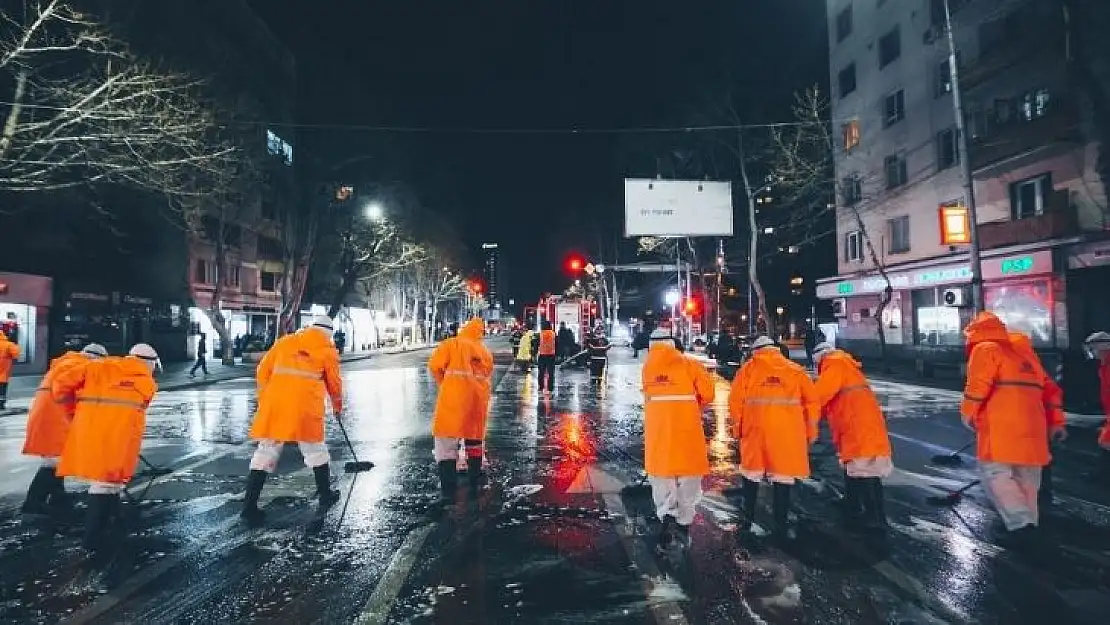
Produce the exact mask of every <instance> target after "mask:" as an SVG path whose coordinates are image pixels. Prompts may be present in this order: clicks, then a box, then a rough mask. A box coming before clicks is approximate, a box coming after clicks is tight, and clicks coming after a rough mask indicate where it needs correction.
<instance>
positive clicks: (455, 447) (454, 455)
mask: <svg viewBox="0 0 1110 625" xmlns="http://www.w3.org/2000/svg"><path fill="white" fill-rule="evenodd" d="M460 443H464V444H465V445H466V456H467V457H468V458H481V457H482V441H480V440H478V439H462V438H454V437H451V436H443V437H439V436H437V437H436V438H435V442H434V443H433V444H432V455H433V456H435V459H436V462H443V461H444V460H458V459H459V444H460Z"/></svg>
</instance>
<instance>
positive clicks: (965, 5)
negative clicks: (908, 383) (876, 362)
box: [817, 0, 1110, 373]
mask: <svg viewBox="0 0 1110 625" xmlns="http://www.w3.org/2000/svg"><path fill="white" fill-rule="evenodd" d="M948 1H949V7H950V10H951V11H952V21H953V34H954V37H955V40H956V48H957V51H958V53H957V56H958V63H957V67H958V69H959V75H960V87H961V92H962V96H963V100H964V109H965V111H966V113H965V120H966V124H967V126H966V127H967V133H968V138H969V154H970V159H969V160H970V163H971V170H972V173H973V180H974V191H975V197H976V204H977V208H978V211H977V212H978V232H979V240H980V245H981V248H982V273H983V278H984V298H985V304H986V307H987V308H988V309H989V310H993V311H994V312H996V313H997V314H999V316H1000V317H1002V318H1003V319H1004V320H1005V321H1006V322H1007V323H1008V324H1009V325H1010V326H1011V327H1013V328H1015V329H1018V330H1021V331H1023V332H1025V333H1027V334H1029V335H1030V336H1031V337H1032V338H1033V342H1034V344H1035V345H1036V346H1037V347H1038V348H1039V349H1041V350H1042V353H1043V355H1045V357H1046V358H1048V359H1052V360H1055V361H1057V362H1058V361H1059V360H1061V359H1063V360H1067V357H1066V354H1067V352H1068V351H1069V350H1072V349H1074V348H1076V347H1077V346H1078V344H1079V342H1081V341H1082V338H1083V337H1084V336H1086V334H1088V333H1089V332H1091V331H1094V330H1096V329H1103V328H1102V327H1101V326H1104V325H1107V324H1110V321H1100V320H1099V314H1102V316H1103V317H1105V314H1104V313H1105V311H1106V310H1107V309H1108V306H1110V300H1107V299H1106V297H1105V296H1096V295H1093V294H1090V293H1089V289H1085V288H1083V285H1086V284H1091V283H1097V282H1098V281H1100V280H1101V281H1103V283H1105V281H1106V280H1107V278H1110V274H1106V273H1104V272H1105V271H1106V269H1103V268H1102V265H1103V262H1102V260H1100V259H1101V258H1102V256H1101V255H1100V253H1102V251H1103V250H1104V249H1105V251H1106V254H1108V255H1110V243H1107V242H1104V240H1105V239H1106V238H1107V237H1106V234H1107V230H1108V228H1110V212H1108V210H1107V195H1106V188H1107V172H1106V160H1107V158H1106V156H1105V155H1104V154H1105V152H1104V150H1105V149H1106V147H1107V144H1106V142H1105V141H1104V137H1105V135H1106V126H1105V124H1106V110H1105V106H1106V100H1105V93H1106V89H1107V87H1108V85H1110V80H1108V74H1107V71H1106V69H1107V65H1106V63H1107V58H1106V56H1107V54H1106V51H1105V47H1104V46H1101V45H1100V44H1099V45H1098V47H1097V48H1096V46H1090V47H1089V48H1083V47H1081V46H1078V45H1077V44H1078V43H1079V42H1085V41H1087V40H1088V39H1091V38H1092V37H1095V36H1097V33H1098V32H1099V27H1098V26H1097V24H1100V23H1101V24H1103V25H1105V24H1106V12H1107V10H1106V8H1105V7H1103V6H1101V5H1102V4H1106V3H1100V2H1097V1H1095V0H994V1H987V0H948ZM944 6H945V5H944V0H903V1H899V2H890V1H876V0H827V10H828V16H829V27H830V34H829V37H830V39H829V41H830V75H831V82H832V91H833V93H832V103H833V106H832V117H833V120H834V127H835V128H836V131H837V143H838V145H837V149H836V154H835V163H836V175H837V179H838V181H839V197H838V201H837V237H838V240H839V243H840V250H839V253H838V259H837V269H838V271H837V275H835V276H831V277H828V278H826V279H824V280H821V281H819V283H818V288H817V294H818V297H820V298H821V299H824V300H829V301H832V302H834V309H836V310H837V314H838V317H839V321H838V323H839V330H838V336H837V338H838V341H839V342H841V343H843V344H845V345H846V346H847V347H848V348H849V349H851V350H853V351H854V352H856V353H858V354H859V355H861V356H862V357H864V358H866V357H873V356H877V355H878V350H879V339H878V332H879V331H880V330H879V328H880V327H881V332H882V333H883V334H884V337H885V339H886V343H887V345H888V346H889V347H888V351H887V354H888V357H892V358H896V359H903V360H907V361H913V362H914V363H915V364H916V365H917V366H918V367H919V369H921V370H923V371H925V372H926V373H928V370H929V369H930V368H931V366H933V365H936V364H943V363H948V364H958V363H960V362H961V361H962V359H963V347H962V346H963V335H962V330H963V328H964V327H965V326H966V324H967V322H968V321H969V320H970V317H971V308H970V303H971V302H970V292H969V290H968V288H967V287H968V285H969V284H970V279H971V267H970V265H969V257H968V246H967V245H966V241H967V234H968V232H967V231H968V230H969V228H968V226H967V224H966V222H964V221H962V220H963V219H966V209H965V208H964V206H965V205H966V198H965V195H966V194H965V192H964V178H963V175H962V169H961V165H962V163H961V161H960V151H959V149H958V143H957V134H956V129H955V119H956V116H955V112H954V107H953V102H952V81H951V77H950V71H949V69H950V68H949V64H948V59H949V46H948V40H947V36H946V30H945V27H944ZM1080 15H1082V16H1083V19H1078V16H1080ZM1094 41H1095V42H1097V41H1098V40H1097V39H1094ZM1034 44H1035V45H1034ZM1107 262H1108V263H1110V257H1108V258H1107ZM883 274H886V277H885V278H884V276H883ZM887 278H889V286H890V297H889V303H888V304H887V305H886V306H885V309H884V310H881V312H880V310H879V309H880V305H879V304H880V298H881V297H882V296H883V293H884V292H885V291H886V290H887V288H888V280H887ZM1104 290H1105V289H1104ZM1099 310H1101V311H1103V313H1098V312H1097V311H1099Z"/></svg>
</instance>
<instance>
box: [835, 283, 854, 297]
mask: <svg viewBox="0 0 1110 625" xmlns="http://www.w3.org/2000/svg"><path fill="white" fill-rule="evenodd" d="M855 290H856V289H855V287H854V286H853V285H852V283H851V282H841V283H840V284H838V285H836V292H837V293H838V294H840V295H851V294H852V292H853V291H855Z"/></svg>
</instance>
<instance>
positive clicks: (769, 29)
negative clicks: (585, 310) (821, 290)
mask: <svg viewBox="0 0 1110 625" xmlns="http://www.w3.org/2000/svg"><path fill="white" fill-rule="evenodd" d="M251 4H252V5H253V6H254V7H255V9H256V10H257V11H258V12H259V13H260V14H261V15H262V16H263V18H264V19H265V20H266V21H267V22H268V23H269V24H270V25H271V27H272V28H273V30H274V31H275V32H276V33H277V34H278V36H279V37H281V38H282V40H284V41H285V42H286V44H287V45H288V46H289V47H290V49H291V50H292V51H293V53H294V54H295V56H296V57H297V60H298V72H299V75H298V80H299V88H298V98H299V108H300V111H301V120H300V121H301V122H303V123H305V124H312V125H322V126H328V127H327V128H323V127H319V126H317V127H312V128H307V127H306V128H302V129H301V130H300V132H299V133H298V141H299V142H300V143H301V145H302V147H307V148H308V149H309V150H310V151H311V152H312V153H314V154H315V155H316V156H318V157H320V158H321V159H324V160H329V159H331V160H339V159H341V158H346V157H350V156H353V155H359V154H364V153H374V154H383V153H384V154H385V156H379V157H378V158H377V159H376V160H375V161H374V162H381V161H383V160H385V161H388V163H386V164H385V165H383V166H384V167H387V168H388V169H389V171H388V173H382V174H381V175H383V176H396V177H400V178H402V179H404V180H405V181H406V182H407V183H409V184H410V185H411V186H413V187H414V188H416V189H418V190H419V192H420V193H421V194H422V197H423V198H424V199H425V201H426V202H427V203H428V205H429V207H430V208H432V209H433V210H436V211H438V212H440V213H441V214H444V215H447V216H448V217H449V218H450V219H451V220H452V221H453V222H454V223H455V224H456V225H457V227H458V229H459V233H460V235H461V236H462V237H463V239H464V240H465V241H466V242H467V243H468V244H469V245H470V246H471V247H477V245H478V244H479V243H481V242H484V241H495V242H497V243H499V244H501V246H502V249H503V252H502V257H503V258H504V259H505V260H506V262H508V263H509V266H510V274H509V280H510V290H511V293H510V295H511V296H513V297H516V298H517V299H518V300H522V299H528V300H531V299H534V298H535V297H538V295H539V293H540V292H541V291H543V290H552V289H557V290H561V289H562V288H563V287H565V285H566V279H565V277H563V276H562V275H561V273H560V268H561V263H562V259H563V258H564V257H565V255H566V253H567V252H568V251H569V250H572V249H576V250H580V251H582V252H586V253H590V252H591V251H592V250H594V249H596V236H597V235H596V234H595V233H596V232H598V231H601V232H603V233H604V236H606V238H607V240H612V238H613V237H614V236H615V235H617V234H619V233H620V231H621V224H622V218H623V213H622V211H623V186H622V177H623V176H624V175H625V174H626V173H630V174H639V175H652V174H653V173H654V172H625V171H623V169H622V165H621V153H620V150H621V149H622V146H624V145H626V144H627V142H628V139H629V137H628V136H627V133H624V134H625V136H623V137H622V133H619V132H602V133H593V132H585V133H579V134H573V133H571V132H569V131H571V130H573V129H581V130H586V131H592V130H597V129H606V130H608V129H627V128H636V127H656V126H673V125H681V120H682V119H683V115H684V114H686V113H688V112H689V111H690V108H691V106H696V103H697V102H699V101H700V100H702V99H703V98H704V97H705V94H707V93H708V92H710V91H712V90H713V89H717V88H719V83H720V82H721V81H722V80H723V77H725V76H732V77H733V79H734V80H735V81H736V82H737V85H738V88H739V89H740V90H742V91H741V92H743V93H747V92H750V93H751V98H750V103H749V106H750V109H749V111H748V115H747V117H748V119H750V120H751V121H753V122H755V121H758V122H763V121H782V120H785V119H789V117H790V110H789V105H790V101H791V98H792V93H793V92H795V91H797V90H800V89H804V88H806V87H807V86H810V85H813V84H818V83H819V84H821V85H824V84H825V83H826V82H827V60H826V58H827V57H826V38H827V37H826V34H825V25H824V23H825V16H824V11H825V8H824V6H825V3H824V2H823V0H684V1H676V0H635V1H633V0H515V1H509V0H502V1H498V2H493V1H486V0H454V1H449V0H440V1H429V0H394V1H391V2H386V1H374V2H367V1H356V0H346V1H344V0H314V1H313V2H304V1H303V0H252V2H251ZM366 126H399V127H415V128H427V129H432V130H430V131H428V132H382V131H375V130H368V129H366V128H365V127H366ZM496 129H504V130H509V129H542V130H556V131H559V132H551V133H546V132H545V133H515V132H503V133H497V132H474V131H473V130H496Z"/></svg>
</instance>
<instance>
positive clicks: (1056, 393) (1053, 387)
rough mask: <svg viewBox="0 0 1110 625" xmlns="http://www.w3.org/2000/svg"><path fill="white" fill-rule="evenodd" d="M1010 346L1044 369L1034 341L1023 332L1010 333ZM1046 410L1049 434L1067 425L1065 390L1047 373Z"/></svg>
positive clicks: (1045, 386) (1045, 378)
mask: <svg viewBox="0 0 1110 625" xmlns="http://www.w3.org/2000/svg"><path fill="white" fill-rule="evenodd" d="M1010 345H1013V346H1014V349H1016V350H1017V351H1018V352H1019V353H1021V354H1022V355H1023V356H1025V357H1026V358H1029V359H1031V360H1033V361H1035V362H1036V363H1037V364H1040V365H1041V368H1042V369H1044V364H1043V363H1041V357H1040V356H1038V355H1037V351H1036V350H1034V349H1033V341H1032V340H1030V339H1029V337H1028V336H1026V335H1024V334H1022V333H1021V332H1010ZM1044 380H1045V381H1044V391H1045V395H1044V400H1045V404H1044V410H1045V414H1046V415H1048V430H1049V432H1051V431H1053V430H1056V429H1057V428H1062V427H1065V426H1066V425H1067V418H1066V417H1065V416H1064V389H1062V388H1060V385H1059V384H1057V383H1056V380H1053V379H1052V376H1050V375H1048V372H1047V371H1046V372H1045V377H1044Z"/></svg>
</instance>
